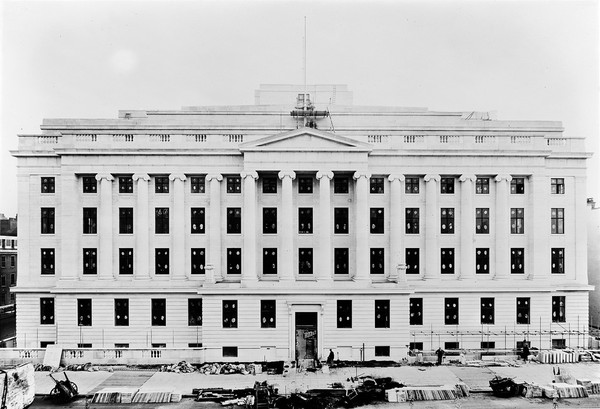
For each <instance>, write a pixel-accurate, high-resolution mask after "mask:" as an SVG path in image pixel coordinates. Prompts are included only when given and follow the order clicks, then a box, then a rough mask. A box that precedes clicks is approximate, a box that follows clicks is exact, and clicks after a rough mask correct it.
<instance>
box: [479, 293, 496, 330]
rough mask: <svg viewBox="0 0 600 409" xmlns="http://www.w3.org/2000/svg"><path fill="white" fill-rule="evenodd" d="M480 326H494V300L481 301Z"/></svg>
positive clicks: (485, 299)
mask: <svg viewBox="0 0 600 409" xmlns="http://www.w3.org/2000/svg"><path fill="white" fill-rule="evenodd" d="M481 324H489V325H493V324H494V299H493V298H482V299H481Z"/></svg>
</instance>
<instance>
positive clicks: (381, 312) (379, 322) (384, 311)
mask: <svg viewBox="0 0 600 409" xmlns="http://www.w3.org/2000/svg"><path fill="white" fill-rule="evenodd" d="M389 327H390V300H375V328H389Z"/></svg>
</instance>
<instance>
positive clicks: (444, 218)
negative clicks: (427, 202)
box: [440, 207, 454, 234]
mask: <svg viewBox="0 0 600 409" xmlns="http://www.w3.org/2000/svg"><path fill="white" fill-rule="evenodd" d="M440 233H442V234H454V208H453V207H442V208H441V209H440Z"/></svg>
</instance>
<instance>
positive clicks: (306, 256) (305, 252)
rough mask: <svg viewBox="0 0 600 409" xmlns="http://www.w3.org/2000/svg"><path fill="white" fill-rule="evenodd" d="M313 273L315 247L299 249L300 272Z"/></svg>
mask: <svg viewBox="0 0 600 409" xmlns="http://www.w3.org/2000/svg"><path fill="white" fill-rule="evenodd" d="M312 273H313V249H308V248H299V249H298V274H312Z"/></svg>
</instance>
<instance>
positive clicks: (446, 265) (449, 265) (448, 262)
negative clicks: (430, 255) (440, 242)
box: [440, 248, 454, 274]
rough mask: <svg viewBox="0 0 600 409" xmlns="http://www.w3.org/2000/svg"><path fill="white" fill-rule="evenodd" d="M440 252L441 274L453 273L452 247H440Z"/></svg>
mask: <svg viewBox="0 0 600 409" xmlns="http://www.w3.org/2000/svg"><path fill="white" fill-rule="evenodd" d="M440 253H441V257H440V261H441V268H442V274H454V249H453V248H442V249H441V251H440Z"/></svg>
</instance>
